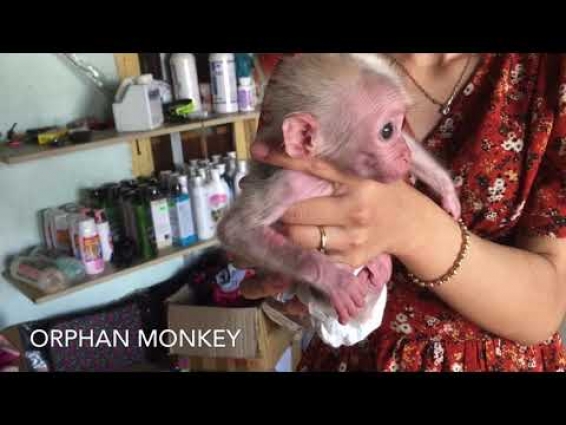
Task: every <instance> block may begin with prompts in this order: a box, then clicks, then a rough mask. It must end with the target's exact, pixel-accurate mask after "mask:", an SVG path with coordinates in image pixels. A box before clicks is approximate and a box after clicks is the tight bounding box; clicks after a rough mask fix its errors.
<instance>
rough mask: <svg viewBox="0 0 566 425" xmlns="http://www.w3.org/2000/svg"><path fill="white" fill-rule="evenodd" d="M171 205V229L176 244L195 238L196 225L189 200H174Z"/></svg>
mask: <svg viewBox="0 0 566 425" xmlns="http://www.w3.org/2000/svg"><path fill="white" fill-rule="evenodd" d="M169 205H170V211H171V214H170V216H171V228H172V229H173V238H174V239H175V240H176V242H183V241H184V240H185V239H187V238H190V237H192V236H194V235H195V225H194V222H193V212H192V209H191V202H190V201H189V199H188V198H185V199H183V198H177V199H175V200H172V201H171V203H170V204H169Z"/></svg>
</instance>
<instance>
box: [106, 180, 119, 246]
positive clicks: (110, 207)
mask: <svg viewBox="0 0 566 425" xmlns="http://www.w3.org/2000/svg"><path fill="white" fill-rule="evenodd" d="M101 191H102V208H103V209H104V212H105V213H106V219H107V220H108V223H109V224H110V231H111V233H112V243H113V244H114V245H115V246H118V245H119V244H120V242H121V241H122V239H123V236H124V233H125V232H124V223H123V222H122V212H121V208H120V201H119V198H120V185H119V184H109V185H105V186H103V187H102V188H101Z"/></svg>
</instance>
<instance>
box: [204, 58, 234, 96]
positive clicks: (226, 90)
mask: <svg viewBox="0 0 566 425" xmlns="http://www.w3.org/2000/svg"><path fill="white" fill-rule="evenodd" d="M224 64H227V66H224ZM210 75H211V77H212V78H211V88H212V97H213V101H214V103H215V104H235V103H237V102H238V99H237V93H236V72H235V64H234V61H233V60H229V61H217V62H211V63H210Z"/></svg>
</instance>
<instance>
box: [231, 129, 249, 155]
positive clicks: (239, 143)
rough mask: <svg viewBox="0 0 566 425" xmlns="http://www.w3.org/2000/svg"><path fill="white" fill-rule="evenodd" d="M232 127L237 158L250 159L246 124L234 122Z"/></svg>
mask: <svg viewBox="0 0 566 425" xmlns="http://www.w3.org/2000/svg"><path fill="white" fill-rule="evenodd" d="M232 126H233V127H232V128H233V136H234V145H235V148H236V156H237V157H238V159H248V157H249V155H248V143H247V137H246V126H245V123H244V122H243V121H237V122H234V123H233V124H232Z"/></svg>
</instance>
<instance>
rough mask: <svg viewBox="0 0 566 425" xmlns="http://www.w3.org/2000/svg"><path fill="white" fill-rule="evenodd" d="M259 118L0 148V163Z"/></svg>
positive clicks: (241, 116) (228, 117)
mask: <svg viewBox="0 0 566 425" xmlns="http://www.w3.org/2000/svg"><path fill="white" fill-rule="evenodd" d="M257 118H259V112H250V113H238V114H225V115H224V114H223V115H213V116H210V117H209V118H206V119H203V120H192V121H190V122H187V123H183V124H166V125H164V126H162V127H159V128H156V129H155V130H151V131H142V132H128V133H118V132H117V131H113V130H112V131H101V132H96V133H94V135H93V139H92V140H91V141H90V142H87V143H80V144H72V145H68V146H61V147H53V146H49V145H47V146H39V145H35V144H26V145H22V146H19V147H16V148H10V147H8V146H0V161H2V162H4V163H6V164H18V163H21V162H28V161H34V160H39V159H43V158H48V157H52V156H58V155H66V154H70V153H73V152H80V151H85V150H90V149H98V148H102V147H106V146H111V145H116V144H118V143H124V142H129V141H132V140H136V139H147V138H151V137H158V136H163V135H167V134H171V133H181V132H184V131H192V130H200V129H203V128H208V127H215V126H219V125H224V124H232V123H236V122H240V121H246V120H251V119H257Z"/></svg>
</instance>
